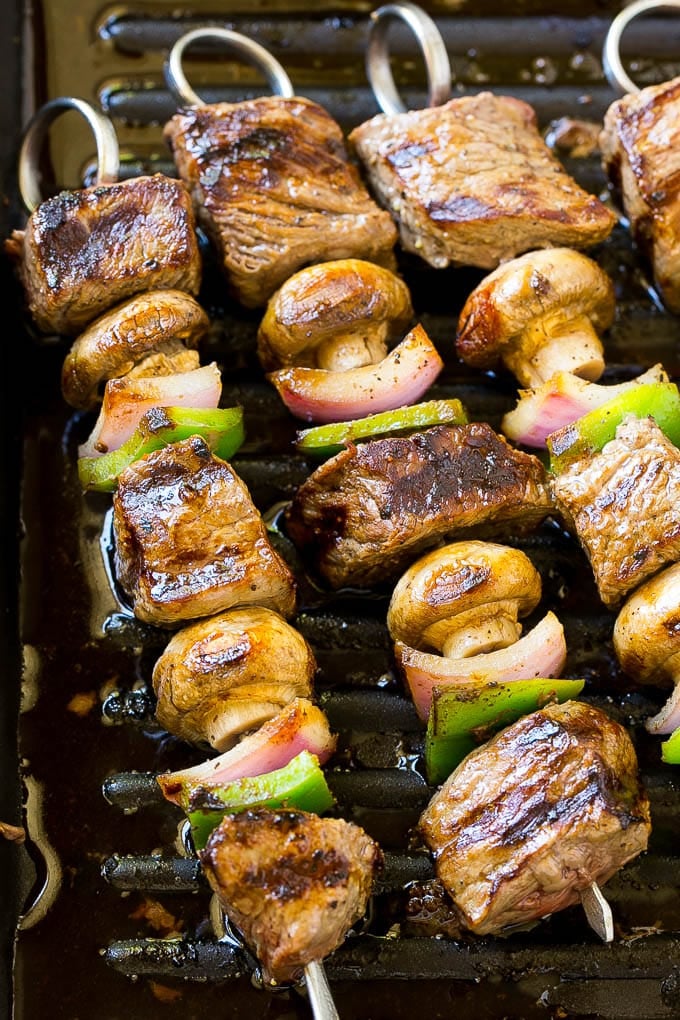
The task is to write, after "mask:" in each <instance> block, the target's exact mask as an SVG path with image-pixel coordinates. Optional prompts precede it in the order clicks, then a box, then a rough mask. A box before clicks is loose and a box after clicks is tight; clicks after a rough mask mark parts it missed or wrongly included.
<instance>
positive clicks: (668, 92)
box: [600, 78, 680, 312]
mask: <svg viewBox="0 0 680 1020" xmlns="http://www.w3.org/2000/svg"><path fill="white" fill-rule="evenodd" d="M600 147H601V149H602V164H603V167H604V169H605V171H606V173H607V175H608V176H609V179H610V181H611V183H612V186H613V188H614V190H615V191H618V193H619V196H620V198H621V200H622V202H623V207H624V210H625V213H626V216H627V217H628V220H629V222H630V227H631V230H632V233H633V236H634V237H635V240H636V242H637V244H638V246H639V247H640V249H641V250H642V251H643V252H644V253H645V254H646V256H647V257H648V258H649V260H650V261H651V263H652V266H653V270H654V280H655V283H656V286H657V287H658V289H659V292H660V294H661V297H662V298H663V300H664V302H665V304H666V305H667V307H668V308H669V309H670V310H671V311H672V312H680V200H679V199H680V191H679V188H678V181H679V180H680V177H679V176H678V175H679V174H680V78H674V79H672V80H671V81H666V82H663V83H662V84H661V85H650V86H649V87H648V88H645V89H642V91H641V92H639V93H637V94H634V95H633V94H630V95H627V96H624V97H623V98H622V99H619V100H617V101H616V102H615V103H612V105H611V106H610V107H609V109H608V110H607V113H606V115H605V119H604V128H603V130H602V133H601V135H600Z"/></svg>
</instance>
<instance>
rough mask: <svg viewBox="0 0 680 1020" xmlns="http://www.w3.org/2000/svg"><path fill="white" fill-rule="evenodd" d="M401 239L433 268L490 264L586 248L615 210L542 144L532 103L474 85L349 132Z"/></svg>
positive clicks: (605, 230)
mask: <svg viewBox="0 0 680 1020" xmlns="http://www.w3.org/2000/svg"><path fill="white" fill-rule="evenodd" d="M349 141H350V144H351V145H353V146H354V148H355V150H356V152H357V154H358V156H359V158H360V159H361V161H362V163H363V164H364V166H365V168H366V172H367V174H368V177H369V180H370V182H371V185H372V187H373V191H374V193H375V195H376V196H377V198H378V201H379V202H380V203H381V205H383V206H384V207H385V208H386V209H389V210H390V212H391V213H392V215H393V216H394V218H395V220H397V222H398V224H399V231H400V238H401V243H402V246H403V247H404V248H405V249H406V250H407V251H411V252H415V253H416V254H417V255H420V256H421V257H422V258H423V259H425V261H426V262H428V263H429V264H430V265H431V266H435V267H436V268H438V269H441V268H443V267H444V266H448V265H449V264H450V263H453V264H454V265H455V264H458V265H468V266H480V267H481V268H483V269H493V268H495V267H496V266H497V265H498V264H499V263H500V262H503V261H505V260H507V259H510V258H513V257H514V256H515V255H520V254H521V253H523V252H526V251H529V250H531V249H535V248H551V247H561V246H564V247H572V248H587V247H589V246H590V245H593V244H597V243H599V242H600V241H603V240H604V239H605V238H606V237H607V236H608V235H609V233H610V232H611V230H612V229H613V227H614V224H615V222H616V218H615V216H614V215H613V214H612V213H611V212H610V211H609V210H608V209H607V208H606V206H605V205H603V203H602V202H600V200H599V199H598V198H596V197H595V196H594V195H590V194H588V193H587V192H585V191H583V190H582V189H581V188H580V187H579V186H578V184H576V182H575V181H574V180H573V179H572V178H571V177H570V176H569V174H567V172H566V170H565V169H564V167H563V166H562V165H561V164H560V163H559V161H558V160H557V159H556V158H555V156H553V154H552V153H551V152H550V149H549V148H548V146H547V145H546V144H545V142H544V141H543V139H542V137H541V135H540V133H539V130H538V127H537V124H536V114H535V112H534V110H533V109H532V107H530V106H529V105H528V104H527V103H524V102H522V101H521V100H518V99H514V98H511V97H509V96H496V95H493V94H492V93H491V92H480V93H479V94H478V95H476V96H463V97H461V98H459V99H452V100H451V101H450V102H448V103H446V104H445V105H444V106H439V107H433V108H428V109H423V110H413V111H410V112H408V113H402V114H398V115H397V116H386V115H384V114H379V115H378V116H377V117H373V118H372V119H371V120H369V121H366V123H364V124H361V125H360V126H359V127H357V128H355V129H354V131H352V132H351V134H350V136H349Z"/></svg>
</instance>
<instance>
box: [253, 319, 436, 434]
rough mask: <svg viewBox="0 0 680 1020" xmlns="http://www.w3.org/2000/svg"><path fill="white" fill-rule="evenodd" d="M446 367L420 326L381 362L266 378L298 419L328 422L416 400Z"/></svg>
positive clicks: (281, 372) (280, 373)
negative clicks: (335, 370) (346, 368)
mask: <svg viewBox="0 0 680 1020" xmlns="http://www.w3.org/2000/svg"><path fill="white" fill-rule="evenodd" d="M443 367H444V363H443V361H442V359H441V358H440V356H439V354H438V352H437V349H436V347H435V346H434V344H433V343H432V341H431V340H430V338H429V337H428V335H427V333H426V332H425V330H424V329H423V327H422V326H420V325H418V326H415V327H414V328H413V329H412V330H411V332H410V333H408V334H407V336H406V337H404V339H403V340H402V341H401V343H400V344H397V346H396V347H395V348H394V349H393V350H392V351H390V353H389V354H388V355H387V357H385V358H383V360H382V361H380V362H378V364H377V365H365V366H363V367H362V368H350V369H348V370H347V371H345V372H330V371H325V370H323V369H320V368H300V367H291V368H282V369H279V370H278V371H276V372H270V373H269V374H268V376H267V378H268V379H269V381H270V382H272V383H273V384H274V386H275V387H276V389H277V390H278V393H279V396H280V397H281V399H282V400H283V402H284V404H285V405H286V407H287V408H288V410H289V411H290V412H291V414H293V415H294V416H295V417H296V418H300V419H302V420H303V421H309V422H320V423H328V422H336V421H350V420H352V419H353V418H363V417H364V416H366V415H369V414H378V413H379V412H381V411H393V410H394V409H395V408H397V407H405V406H407V405H410V404H414V403H415V402H416V401H418V400H420V398H421V397H422V396H423V394H424V393H425V392H426V390H428V389H429V387H430V386H431V385H432V384H433V383H434V381H435V379H436V378H437V376H438V375H439V373H440V372H441V370H442V369H443Z"/></svg>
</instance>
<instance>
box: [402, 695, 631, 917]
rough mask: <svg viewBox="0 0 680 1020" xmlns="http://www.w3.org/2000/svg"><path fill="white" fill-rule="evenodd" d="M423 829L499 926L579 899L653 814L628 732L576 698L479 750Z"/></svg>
mask: <svg viewBox="0 0 680 1020" xmlns="http://www.w3.org/2000/svg"><path fill="white" fill-rule="evenodd" d="M420 829H421V831H422V834H423V836H424V838H425V841H426V843H427V845H428V846H429V848H430V850H431V851H432V853H433V855H434V857H435V867H436V871H437V876H438V878H439V879H440V881H441V882H442V883H443V885H444V886H445V888H446V889H447V891H448V893H449V895H450V896H451V897H452V899H453V901H454V904H455V906H456V908H457V910H458V912H459V914H460V915H461V917H462V918H463V921H464V923H465V925H466V927H467V928H469V929H470V930H471V931H473V932H476V933H477V934H479V935H488V934H494V933H498V932H502V931H503V930H504V929H506V928H508V927H510V926H511V925H518V924H526V923H527V922H531V921H535V920H537V919H538V918H540V917H543V916H544V915H546V914H550V913H554V912H555V911H557V910H562V909H563V908H564V907H568V906H570V905H571V904H573V903H576V902H578V900H579V898H580V894H581V892H582V891H583V890H584V889H586V888H587V887H588V886H589V885H590V884H591V883H592V882H598V883H603V882H606V881H607V879H608V878H610V877H611V876H612V875H613V874H614V873H615V872H616V871H617V870H618V869H619V868H621V867H622V866H623V865H624V864H625V863H626V862H627V861H629V860H631V859H632V858H633V857H636V856H637V855H638V854H639V853H641V852H642V851H643V850H645V849H646V847H647V840H648V837H649V833H650V830H651V824H650V815H649V802H648V799H647V796H646V794H645V793H644V791H643V789H642V787H641V785H640V781H639V776H638V766H637V759H636V756H635V750H634V747H633V743H632V741H631V739H630V737H629V736H628V734H627V733H626V731H625V730H624V729H623V727H622V726H620V725H619V724H618V723H616V722H614V721H613V720H611V719H610V718H609V717H608V716H607V715H605V713H604V712H601V711H600V710H599V709H596V708H592V707H590V706H589V705H585V704H582V703H580V702H576V701H568V702H565V703H564V704H562V705H549V706H548V707H546V708H544V709H541V710H540V711H538V712H533V713H532V714H531V715H527V716H524V718H522V719H520V720H519V721H518V722H516V723H513V724H512V726H508V727H507V728H506V729H504V730H501V732H500V733H498V734H497V735H496V736H495V737H494V738H493V739H492V740H490V741H489V743H487V744H484V745H483V746H482V747H480V748H477V749H476V750H475V751H473V752H472V753H471V754H469V755H468V756H467V758H465V759H464V760H463V761H462V762H461V764H460V765H459V766H458V768H457V769H456V771H455V772H454V773H453V774H452V775H451V776H450V777H449V779H448V780H447V781H446V782H445V783H444V785H443V786H442V787H441V789H440V790H439V791H438V793H436V794H435V796H434V797H433V798H432V800H431V801H430V803H429V805H428V806H427V808H426V809H425V811H424V813H423V815H422V816H421V820H420Z"/></svg>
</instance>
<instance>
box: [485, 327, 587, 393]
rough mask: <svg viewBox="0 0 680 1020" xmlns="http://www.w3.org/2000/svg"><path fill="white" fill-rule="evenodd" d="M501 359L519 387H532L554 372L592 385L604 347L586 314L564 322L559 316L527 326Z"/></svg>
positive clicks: (550, 376)
mask: <svg viewBox="0 0 680 1020" xmlns="http://www.w3.org/2000/svg"><path fill="white" fill-rule="evenodd" d="M504 360H505V363H506V365H507V367H508V368H509V369H510V371H511V372H512V373H513V374H514V375H515V376H516V377H517V379H518V380H519V382H520V384H521V385H522V386H527V387H531V388H533V387H536V386H540V385H541V384H542V383H544V382H547V381H548V379H550V378H552V376H554V375H555V374H556V373H557V372H571V374H572V375H576V376H579V378H581V379H587V380H588V381H589V382H595V381H596V380H597V379H599V378H600V376H601V375H602V373H603V371H604V368H605V361H604V348H603V346H602V342H601V340H600V338H599V336H598V335H597V333H596V332H595V329H594V328H593V325H592V322H591V320H590V319H589V318H588V316H587V315H577V316H574V317H573V318H570V319H568V320H566V321H565V319H564V318H563V317H560V316H554V317H553V318H551V319H540V320H538V321H537V322H534V323H532V324H531V325H530V326H528V327H527V328H526V329H525V331H524V333H523V334H522V341H521V343H520V344H518V345H517V347H516V348H515V349H512V348H510V347H508V348H507V349H506V351H505V352H504Z"/></svg>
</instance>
